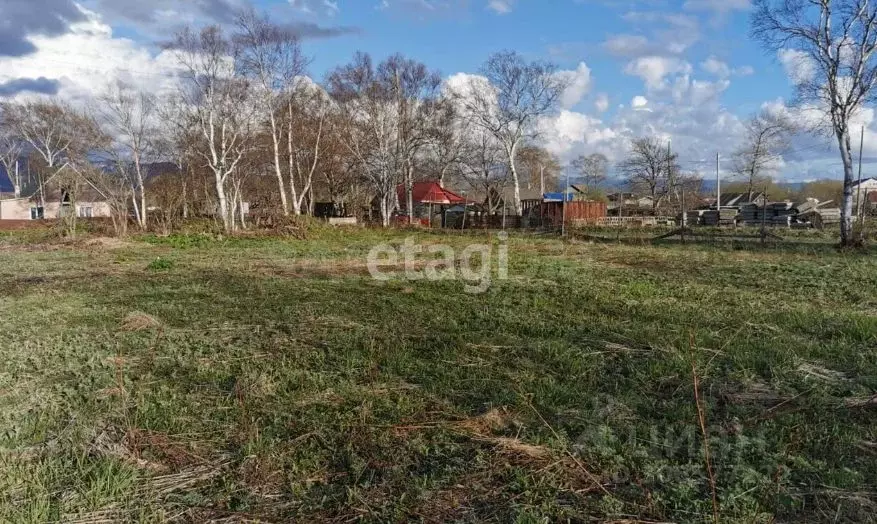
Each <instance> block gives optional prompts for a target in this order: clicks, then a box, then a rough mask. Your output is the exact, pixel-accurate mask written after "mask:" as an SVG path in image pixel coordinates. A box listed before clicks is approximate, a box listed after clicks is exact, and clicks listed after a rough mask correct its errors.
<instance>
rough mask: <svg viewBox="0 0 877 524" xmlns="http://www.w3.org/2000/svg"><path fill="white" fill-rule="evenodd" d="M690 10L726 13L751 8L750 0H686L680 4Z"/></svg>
mask: <svg viewBox="0 0 877 524" xmlns="http://www.w3.org/2000/svg"><path fill="white" fill-rule="evenodd" d="M682 7H683V8H685V9H688V10H691V11H710V12H713V13H716V14H720V15H723V14H727V13H730V12H732V11H747V10H749V9H750V8H752V0H687V1H686V2H685V4H683V6H682Z"/></svg>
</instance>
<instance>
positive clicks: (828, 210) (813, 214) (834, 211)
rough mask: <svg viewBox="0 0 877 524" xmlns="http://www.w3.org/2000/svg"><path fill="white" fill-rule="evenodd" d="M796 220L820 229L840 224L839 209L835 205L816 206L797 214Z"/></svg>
mask: <svg viewBox="0 0 877 524" xmlns="http://www.w3.org/2000/svg"><path fill="white" fill-rule="evenodd" d="M797 218H798V221H800V222H805V223H808V224H810V225H811V226H813V227H815V228H817V229H822V228H824V227H827V226H834V225H837V224H840V209H839V208H836V207H817V208H815V209H811V210H809V211H807V212H806V213H801V214H799V215H798V217H797Z"/></svg>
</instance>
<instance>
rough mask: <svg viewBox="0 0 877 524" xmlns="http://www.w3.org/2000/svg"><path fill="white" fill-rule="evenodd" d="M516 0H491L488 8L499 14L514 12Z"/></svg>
mask: <svg viewBox="0 0 877 524" xmlns="http://www.w3.org/2000/svg"><path fill="white" fill-rule="evenodd" d="M513 3H514V0H490V1H489V2H487V8H488V9H490V10H491V11H493V12H494V13H496V14H498V15H506V14H509V13H511V12H512V4H513Z"/></svg>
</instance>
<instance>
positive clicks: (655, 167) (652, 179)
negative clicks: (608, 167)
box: [618, 138, 679, 214]
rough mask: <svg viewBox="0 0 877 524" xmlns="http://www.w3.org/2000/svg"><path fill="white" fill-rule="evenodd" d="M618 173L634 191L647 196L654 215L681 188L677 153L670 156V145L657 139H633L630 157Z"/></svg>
mask: <svg viewBox="0 0 877 524" xmlns="http://www.w3.org/2000/svg"><path fill="white" fill-rule="evenodd" d="M668 155H669V156H668ZM618 170H619V171H620V172H621V174H622V175H623V176H624V177H625V178H626V179H627V183H628V185H629V186H630V187H631V189H633V190H634V191H642V192H645V193H646V194H648V196H649V198H650V199H651V201H652V213H654V214H657V212H658V208H659V207H660V206H661V204H662V203H663V202H664V200H665V199H666V198H667V197H669V196H670V195H671V193H672V192H673V191H674V190H676V189H677V187H678V184H677V183H676V181H677V178H678V175H679V165H678V161H677V157H676V154H675V153H670V151H669V150H668V147H667V144H666V143H664V142H662V141H661V140H659V139H658V138H637V139H634V140H633V142H632V144H631V150H630V155H629V156H628V157H627V158H626V159H624V160H623V161H622V162H621V163H620V164H619V165H618Z"/></svg>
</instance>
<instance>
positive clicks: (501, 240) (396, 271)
mask: <svg viewBox="0 0 877 524" xmlns="http://www.w3.org/2000/svg"><path fill="white" fill-rule="evenodd" d="M497 238H498V242H497V246H496V253H495V254H494V246H493V244H469V245H466V246H465V247H464V248H463V250H462V251H461V252H459V253H457V250H456V249H454V248H453V247H451V246H449V245H446V244H428V245H423V244H419V243H417V242H416V241H415V240H414V238H412V237H409V238H406V239H405V242H403V243H402V245H400V246H399V247H398V248H397V247H395V246H393V245H391V244H387V243H384V244H379V245H377V246H375V247H373V248H372V250H371V251H369V253H368V259H367V267H368V271H369V273H370V274H371V276H372V278H374V279H375V280H380V281H388V280H392V279H394V278H403V279H405V280H412V281H416V280H427V281H438V280H463V281H464V282H466V286H465V287H464V290H465V291H466V293H473V294H474V293H484V292H485V291H487V290H488V288H490V284H491V283H492V282H493V280H492V273H493V269H494V264H495V265H496V278H497V279H498V280H506V279H508V276H509V266H508V264H509V260H508V259H509V249H508V239H509V235H508V233H506V232H502V233H499V234H498V235H497ZM400 265H401V266H402V268H401V271H400V267H399V266H400Z"/></svg>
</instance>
